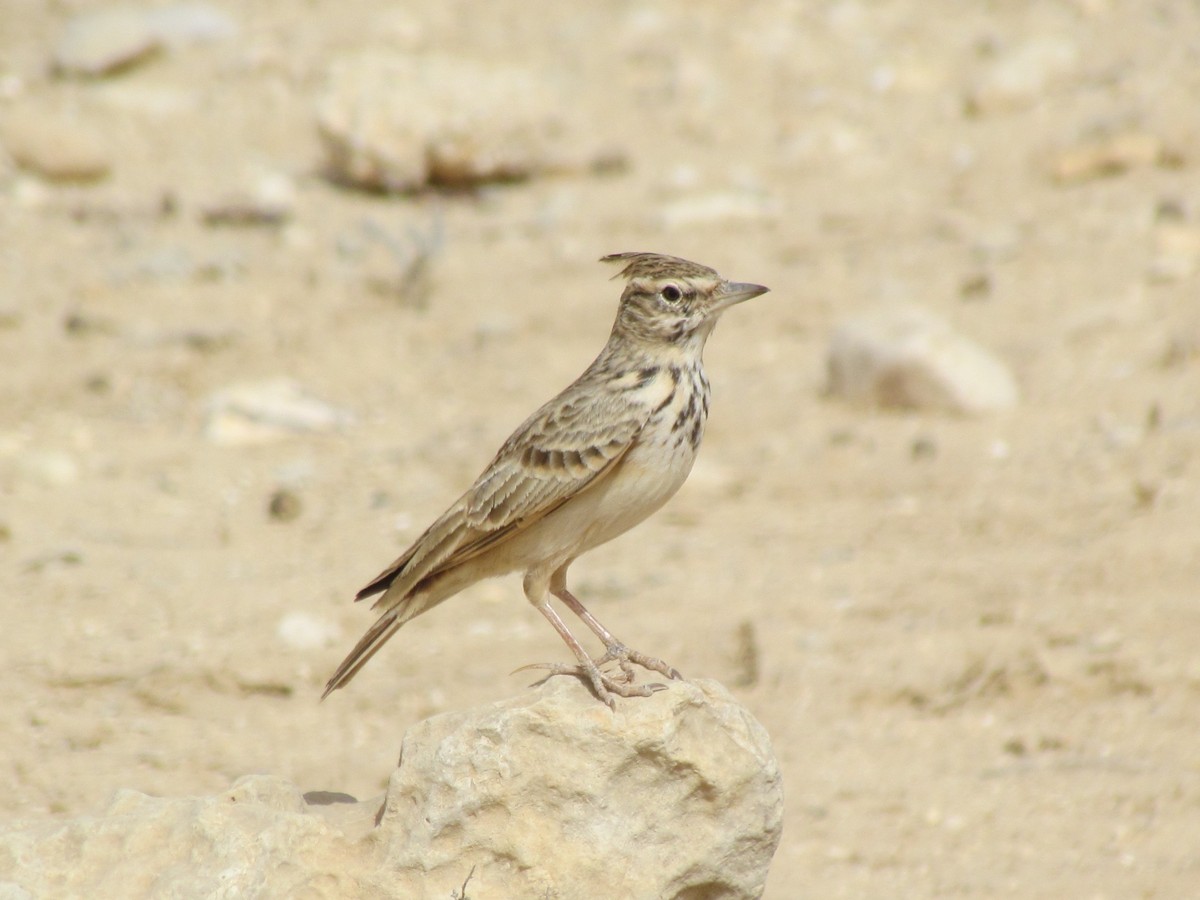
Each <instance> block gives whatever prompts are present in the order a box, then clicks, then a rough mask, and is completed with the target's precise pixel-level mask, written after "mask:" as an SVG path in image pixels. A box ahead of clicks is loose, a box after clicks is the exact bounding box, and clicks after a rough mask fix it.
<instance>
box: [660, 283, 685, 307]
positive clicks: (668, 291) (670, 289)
mask: <svg viewBox="0 0 1200 900" xmlns="http://www.w3.org/2000/svg"><path fill="white" fill-rule="evenodd" d="M659 293H660V294H662V298H663V299H664V300H666V301H667V302H668V303H678V302H679V301H680V300H681V299H682V298H683V291H681V290H680V289H679V288H677V287H676V286H675V285H673V284H668V285H666V286H664V287H663V289H662V290H661V291H659Z"/></svg>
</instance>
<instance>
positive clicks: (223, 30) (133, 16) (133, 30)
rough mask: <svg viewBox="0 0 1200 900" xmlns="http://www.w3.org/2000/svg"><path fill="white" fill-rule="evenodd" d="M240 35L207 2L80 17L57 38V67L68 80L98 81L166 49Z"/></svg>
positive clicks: (118, 9) (115, 10) (112, 10)
mask: <svg viewBox="0 0 1200 900" xmlns="http://www.w3.org/2000/svg"><path fill="white" fill-rule="evenodd" d="M237 31H238V27H237V23H236V22H235V21H234V19H233V18H231V17H230V16H229V15H228V14H227V13H225V12H224V11H222V10H220V9H218V8H217V7H215V6H210V5H208V4H206V3H178V4H175V5H173V6H162V7H158V8H156V9H147V10H138V9H131V8H126V7H114V8H110V9H101V10H96V11H94V12H87V13H80V14H79V15H77V16H75V17H74V18H72V19H71V20H70V21H69V22H67V26H66V28H65V29H64V30H63V34H62V37H60V38H59V41H58V44H57V46H56V47H55V49H54V68H55V69H56V70H57V71H59V72H62V73H63V74H65V75H79V76H84V77H90V78H96V77H100V76H103V75H109V74H112V73H114V72H119V71H121V70H123V69H127V68H130V67H132V66H135V65H137V64H138V63H141V62H143V61H145V60H146V59H148V58H150V57H151V56H153V55H154V54H155V53H157V52H158V51H159V50H161V49H163V48H164V47H172V48H173V47H181V46H185V45H188V44H199V43H206V42H211V41H218V40H224V39H227V38H230V37H233V36H235V35H236V34H237Z"/></svg>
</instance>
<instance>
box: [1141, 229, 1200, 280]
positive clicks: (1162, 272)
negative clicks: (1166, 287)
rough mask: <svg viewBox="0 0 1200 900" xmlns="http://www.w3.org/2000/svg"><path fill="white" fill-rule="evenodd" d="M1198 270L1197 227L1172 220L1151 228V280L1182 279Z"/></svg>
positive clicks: (1199, 237) (1199, 232)
mask: <svg viewBox="0 0 1200 900" xmlns="http://www.w3.org/2000/svg"><path fill="white" fill-rule="evenodd" d="M1197 271H1200V227H1197V226H1195V225H1185V224H1176V223H1166V224H1161V225H1159V226H1158V227H1157V228H1155V229H1154V256H1153V258H1152V259H1151V260H1150V270H1149V275H1150V278H1151V280H1153V281H1163V282H1167V281H1182V280H1183V279H1185V278H1190V277H1191V276H1192V275H1194V274H1196V272H1197Z"/></svg>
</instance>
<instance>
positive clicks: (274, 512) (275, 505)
mask: <svg viewBox="0 0 1200 900" xmlns="http://www.w3.org/2000/svg"><path fill="white" fill-rule="evenodd" d="M303 509H304V504H303V503H301V502H300V497H299V495H298V494H296V492H295V491H289V490H288V489H287V488H280V489H279V490H277V491H276V492H275V493H274V494H272V495H271V500H270V502H268V503H267V512H268V514H269V515H270V516H271V518H272V519H274V520H275V521H277V522H293V521H295V520H296V519H298V518H300V513H301V511H302V510H303Z"/></svg>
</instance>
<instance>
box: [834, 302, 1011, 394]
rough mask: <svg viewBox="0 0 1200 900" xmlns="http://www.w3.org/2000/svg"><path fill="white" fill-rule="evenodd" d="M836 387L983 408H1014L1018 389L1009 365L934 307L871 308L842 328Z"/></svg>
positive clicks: (841, 391)
mask: <svg viewBox="0 0 1200 900" xmlns="http://www.w3.org/2000/svg"><path fill="white" fill-rule="evenodd" d="M827 366H828V375H829V382H828V390H829V393H830V394H833V395H835V396H839V397H844V398H846V399H849V400H852V401H855V402H860V403H868V404H873V405H878V406H890V407H905V408H916V409H941V410H947V411H951V412H957V413H966V414H978V413H986V412H992V411H998V410H1005V409H1011V408H1012V407H1014V406H1015V405H1016V404H1017V399H1018V390H1017V384H1016V381H1015V379H1014V378H1013V376H1012V373H1011V372H1010V371H1009V370H1008V368H1007V367H1006V366H1005V365H1004V364H1003V363H1002V362H1000V361H999V360H998V359H997V358H996V357H994V356H993V355H992V354H991V353H989V352H988V351H986V350H984V349H983V348H982V347H980V346H979V345H978V344H976V343H974V342H973V341H971V340H969V339H967V338H966V337H963V336H962V335H960V334H958V333H956V332H955V331H954V330H953V329H952V328H951V327H950V325H949V324H948V323H946V322H945V321H943V320H942V319H939V318H938V317H937V316H934V315H933V314H932V313H929V312H926V311H925V310H921V309H916V308H911V307H910V308H901V309H888V310H882V311H879V312H875V313H868V314H864V315H862V316H859V317H856V318H854V319H851V320H848V321H846V322H844V323H842V324H841V325H840V326H838V327H837V329H836V330H835V331H834V334H833V337H832V339H831V341H830V346H829V353H828V358H827Z"/></svg>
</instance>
